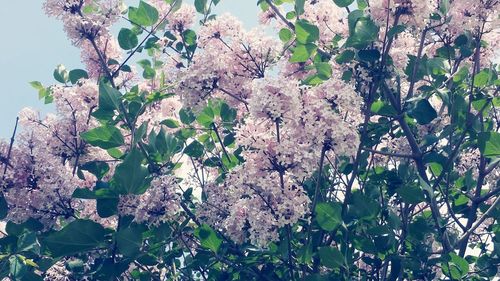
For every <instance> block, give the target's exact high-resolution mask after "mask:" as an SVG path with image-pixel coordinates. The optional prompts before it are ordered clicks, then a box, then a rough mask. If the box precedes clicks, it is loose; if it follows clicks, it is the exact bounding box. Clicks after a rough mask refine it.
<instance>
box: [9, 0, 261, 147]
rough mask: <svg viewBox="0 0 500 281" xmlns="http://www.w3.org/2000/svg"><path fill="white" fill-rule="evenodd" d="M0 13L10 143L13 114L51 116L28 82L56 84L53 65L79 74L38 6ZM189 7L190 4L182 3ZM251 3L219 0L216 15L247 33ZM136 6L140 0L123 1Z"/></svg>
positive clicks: (252, 17)
mask: <svg viewBox="0 0 500 281" xmlns="http://www.w3.org/2000/svg"><path fill="white" fill-rule="evenodd" d="M3 2H4V3H2V8H1V9H0V26H2V27H3V29H2V38H3V40H2V43H1V44H0V98H1V99H0V101H1V102H0V138H2V139H6V138H9V137H10V135H11V134H12V130H13V128H14V123H15V119H16V116H17V114H18V112H19V111H20V110H21V109H22V108H23V107H33V108H35V109H39V110H40V111H42V112H48V111H50V110H52V107H51V106H46V105H44V104H43V102H41V101H39V100H38V97H37V92H36V91H35V90H34V89H33V88H31V86H30V85H29V82H30V81H34V80H36V81H40V82H42V83H43V84H44V85H50V84H53V83H55V82H54V79H53V77H52V72H53V71H54V68H55V67H56V66H57V65H58V64H64V65H65V66H66V67H67V68H68V69H74V68H81V67H82V66H81V63H80V51H79V50H78V49H77V48H75V47H73V46H72V45H71V43H70V42H69V41H68V39H67V38H66V35H65V34H64V32H63V30H62V24H61V23H60V22H59V21H57V20H55V19H52V18H48V17H47V16H46V15H45V14H44V12H43V10H42V4H43V2H44V1H43V0H35V1H33V0H30V1H3ZM186 2H188V3H189V2H192V1H186ZM256 2H257V1H256V0H222V1H221V3H220V4H219V6H218V7H217V9H216V10H215V12H216V13H218V14H220V13H223V12H230V13H232V14H233V15H235V16H237V17H238V18H240V19H241V20H242V21H243V22H244V24H245V26H246V27H247V28H251V27H253V26H255V25H256V23H257V13H258V7H257V6H256ZM126 3H129V4H131V5H135V6H137V4H138V3H139V0H127V1H126Z"/></svg>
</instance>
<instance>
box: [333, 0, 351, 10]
mask: <svg viewBox="0 0 500 281" xmlns="http://www.w3.org/2000/svg"><path fill="white" fill-rule="evenodd" d="M333 2H335V4H337V6H339V7H341V8H345V7H348V6H349V5H351V4H352V3H354V0H333Z"/></svg>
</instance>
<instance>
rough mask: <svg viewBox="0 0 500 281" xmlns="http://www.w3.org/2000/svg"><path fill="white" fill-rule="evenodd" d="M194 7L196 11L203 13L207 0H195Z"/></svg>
mask: <svg viewBox="0 0 500 281" xmlns="http://www.w3.org/2000/svg"><path fill="white" fill-rule="evenodd" d="M194 7H195V8H196V11H197V12H198V13H200V14H202V15H204V14H205V12H206V11H207V10H206V9H207V0H195V1H194Z"/></svg>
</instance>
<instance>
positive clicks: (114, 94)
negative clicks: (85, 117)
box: [99, 82, 121, 111]
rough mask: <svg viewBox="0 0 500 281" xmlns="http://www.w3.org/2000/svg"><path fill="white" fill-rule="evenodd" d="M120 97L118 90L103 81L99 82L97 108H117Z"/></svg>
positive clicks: (106, 109)
mask: <svg viewBox="0 0 500 281" xmlns="http://www.w3.org/2000/svg"><path fill="white" fill-rule="evenodd" d="M120 98H121V94H120V92H119V91H118V90H116V89H115V88H112V87H111V86H109V85H108V84H106V83H103V82H101V83H100V84H99V109H102V110H105V111H108V110H117V109H119V108H120Z"/></svg>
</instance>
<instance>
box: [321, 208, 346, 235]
mask: <svg viewBox="0 0 500 281" xmlns="http://www.w3.org/2000/svg"><path fill="white" fill-rule="evenodd" d="M315 213H316V221H317V222H318V225H319V226H320V227H321V228H322V229H323V230H326V231H333V230H335V229H336V228H337V226H339V225H340V224H341V223H342V216H341V214H342V206H340V204H337V203H319V204H318V205H316V208H315Z"/></svg>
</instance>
